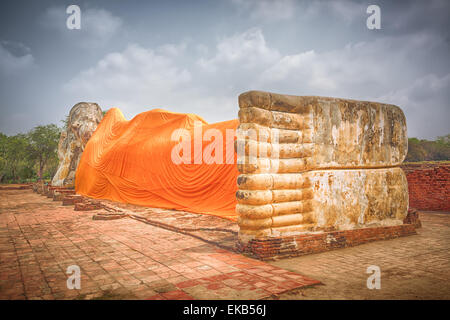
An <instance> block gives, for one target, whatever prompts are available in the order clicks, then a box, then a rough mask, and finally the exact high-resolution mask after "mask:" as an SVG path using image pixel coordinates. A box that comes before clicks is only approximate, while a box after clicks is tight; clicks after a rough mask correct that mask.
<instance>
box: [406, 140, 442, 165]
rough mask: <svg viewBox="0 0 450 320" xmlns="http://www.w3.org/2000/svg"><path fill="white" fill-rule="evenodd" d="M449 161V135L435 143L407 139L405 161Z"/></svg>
mask: <svg viewBox="0 0 450 320" xmlns="http://www.w3.org/2000/svg"><path fill="white" fill-rule="evenodd" d="M442 160H450V134H448V135H446V136H442V137H438V138H437V139H436V140H435V141H429V140H425V139H423V140H419V139H417V138H409V139H408V155H407V156H406V161H409V162H417V161H442Z"/></svg>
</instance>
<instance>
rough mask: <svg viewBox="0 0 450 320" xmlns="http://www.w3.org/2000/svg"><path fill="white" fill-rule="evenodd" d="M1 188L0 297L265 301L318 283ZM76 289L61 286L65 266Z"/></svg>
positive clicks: (137, 224) (159, 231)
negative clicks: (77, 277) (76, 280)
mask: <svg viewBox="0 0 450 320" xmlns="http://www.w3.org/2000/svg"><path fill="white" fill-rule="evenodd" d="M102 212H103V213H106V212H104V210H97V211H95V212H93V211H89V212H83V211H74V210H73V207H63V206H61V205H60V202H53V201H52V200H51V199H48V198H46V197H43V196H41V195H38V194H35V193H33V192H32V191H31V190H0V299H111V298H112V299H263V298H267V297H270V296H273V295H277V294H280V293H282V292H285V291H288V290H292V289H294V288H299V287H305V286H310V285H314V284H317V283H318V281H316V280H312V279H310V278H306V277H304V276H302V275H301V274H298V273H293V272H288V271H286V270H284V269H282V268H279V267H276V266H272V265H270V264H267V263H264V262H261V261H257V260H254V259H250V258H247V257H244V256H242V255H239V254H235V253H232V252H230V251H227V250H224V249H220V248H218V247H216V246H214V245H211V244H207V243H205V242H204V241H201V240H199V239H196V238H194V237H191V236H189V235H185V234H181V233H177V232H173V231H169V230H166V229H163V228H159V227H156V226H153V225H149V224H146V223H143V222H141V221H137V220H134V219H131V218H123V219H118V220H93V219H92V217H93V215H95V214H97V213H102ZM71 265H77V266H79V267H80V269H81V289H80V290H69V289H68V288H67V278H68V276H69V275H67V274H66V270H67V267H69V266H71Z"/></svg>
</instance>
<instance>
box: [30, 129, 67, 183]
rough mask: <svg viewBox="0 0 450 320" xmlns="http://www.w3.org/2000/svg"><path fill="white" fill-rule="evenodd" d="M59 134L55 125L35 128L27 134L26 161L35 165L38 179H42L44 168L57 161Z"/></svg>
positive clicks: (59, 131)
mask: <svg viewBox="0 0 450 320" xmlns="http://www.w3.org/2000/svg"><path fill="white" fill-rule="evenodd" d="M60 134H61V129H60V128H58V127H57V126H56V125H55V124H48V125H46V126H37V127H35V128H34V129H32V130H31V131H30V132H29V133H28V139H29V146H28V148H27V149H28V159H30V160H31V161H34V162H35V163H36V166H37V174H38V177H39V179H42V178H43V174H44V168H45V166H46V165H47V164H49V162H51V161H52V160H55V159H57V149H58V140H59V136H60Z"/></svg>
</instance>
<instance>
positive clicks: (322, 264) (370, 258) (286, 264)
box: [271, 212, 450, 299]
mask: <svg viewBox="0 0 450 320" xmlns="http://www.w3.org/2000/svg"><path fill="white" fill-rule="evenodd" d="M420 219H421V220H422V225H423V227H422V228H420V229H417V233H418V235H413V236H409V237H405V238H398V239H393V240H386V241H378V242H372V243H368V244H364V245H360V246H357V247H352V248H346V249H339V250H335V251H329V252H324V253H318V254H312V255H308V256H302V257H297V258H292V259H284V260H279V261H276V262H273V263H271V264H272V265H275V266H279V267H282V268H285V269H288V270H291V271H295V272H300V273H302V274H304V275H306V276H309V277H312V278H314V279H318V280H320V281H321V282H322V283H323V284H324V285H320V286H315V287H312V288H307V289H300V290H294V291H290V292H289V293H285V294H282V295H280V296H279V298H280V299H450V281H449V280H450V213H438V212H421V213H420ZM370 265H376V266H379V267H380V270H381V289H380V290H376V289H373V290H369V289H367V286H366V281H367V278H368V277H369V274H366V269H367V267H368V266H370Z"/></svg>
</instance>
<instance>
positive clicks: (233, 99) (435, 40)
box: [0, 0, 450, 138]
mask: <svg viewBox="0 0 450 320" xmlns="http://www.w3.org/2000/svg"><path fill="white" fill-rule="evenodd" d="M70 4H77V5H79V7H80V8H81V29H80V30H69V29H68V28H67V27H66V19H67V17H68V16H69V15H68V14H66V8H67V7H68V6H69V5H70ZM371 4H376V5H378V6H379V7H380V8H381V30H369V29H368V28H367V27H366V19H367V17H368V16H369V14H367V13H366V9H367V7H368V6H369V5H371ZM449 13H450V1H446V0H442V1H441V0H435V1H423V0H418V1H374V0H371V1H350V0H345V1H336V0H334V1H296V0H280V1H269V0H223V1H213V0H208V1H206V0H205V1H167V0H166V1H160V2H156V1H130V0H127V1H119V0H104V1H75V0H71V1H61V0H59V1H48V0H42V1H20V0H19V1H18V0H14V1H12V0H7V1H5V0H3V1H1V2H0V97H1V99H0V108H1V112H0V132H4V133H6V134H15V133H18V132H25V131H27V130H29V129H31V128H32V127H34V126H36V125H39V124H48V123H56V124H58V125H61V122H60V120H62V119H64V117H65V115H66V114H67V113H68V112H69V110H70V108H71V107H72V106H73V105H74V104H76V103H77V102H80V101H88V102H97V103H98V104H99V105H100V106H101V108H102V109H103V110H105V109H109V108H111V107H118V108H120V109H121V110H122V111H123V113H124V115H125V116H126V117H127V118H128V119H131V118H132V117H133V116H135V115H136V114H138V113H140V112H143V111H146V110H150V109H153V108H163V109H167V110H171V111H177V112H184V113H196V114H198V115H200V116H202V117H203V118H204V119H205V120H206V121H208V122H217V121H224V120H230V119H234V118H237V112H238V103H237V97H238V95H239V94H240V93H242V92H245V91H248V90H266V91H272V92H277V93H285V94H295V95H321V96H332V97H342V98H352V99H361V100H373V101H379V102H386V103H393V104H396V105H398V106H400V107H401V108H402V109H403V111H404V112H405V114H406V118H407V123H408V135H409V136H410V137H420V138H435V137H436V136H442V135H446V134H448V133H450V125H449V119H450V105H449V101H450V99H449V98H450V59H449V58H450V35H449V30H450V22H449V18H450V16H449Z"/></svg>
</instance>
